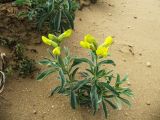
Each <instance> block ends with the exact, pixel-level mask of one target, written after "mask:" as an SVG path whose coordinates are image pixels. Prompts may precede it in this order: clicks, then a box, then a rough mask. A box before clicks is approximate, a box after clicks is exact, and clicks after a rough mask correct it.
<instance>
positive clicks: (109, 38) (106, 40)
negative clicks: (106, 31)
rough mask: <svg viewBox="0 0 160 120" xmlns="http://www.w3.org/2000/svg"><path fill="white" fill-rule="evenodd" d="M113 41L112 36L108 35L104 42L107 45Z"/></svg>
mask: <svg viewBox="0 0 160 120" xmlns="http://www.w3.org/2000/svg"><path fill="white" fill-rule="evenodd" d="M112 43H113V39H112V36H108V37H107V38H106V39H105V42H104V44H105V46H110V45H111V44H112Z"/></svg>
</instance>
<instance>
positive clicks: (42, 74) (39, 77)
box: [36, 69, 55, 80]
mask: <svg viewBox="0 0 160 120" xmlns="http://www.w3.org/2000/svg"><path fill="white" fill-rule="evenodd" d="M53 72H55V69H49V70H46V71H43V72H42V73H40V74H39V75H38V76H37V78H36V79H37V80H43V79H44V78H45V77H47V76H48V75H50V74H51V73H53Z"/></svg>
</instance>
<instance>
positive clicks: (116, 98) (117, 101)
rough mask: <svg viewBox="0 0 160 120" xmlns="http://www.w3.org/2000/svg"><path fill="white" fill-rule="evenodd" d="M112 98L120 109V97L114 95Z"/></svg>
mask: <svg viewBox="0 0 160 120" xmlns="http://www.w3.org/2000/svg"><path fill="white" fill-rule="evenodd" d="M114 100H115V103H116V106H117V108H118V109H119V110H121V109H122V103H121V101H120V99H119V98H118V97H115V99H114Z"/></svg>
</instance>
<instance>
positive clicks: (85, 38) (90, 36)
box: [84, 34, 95, 43]
mask: <svg viewBox="0 0 160 120" xmlns="http://www.w3.org/2000/svg"><path fill="white" fill-rule="evenodd" d="M84 41H86V42H88V43H95V38H94V37H93V36H92V35H90V34H87V35H86V36H85V37H84Z"/></svg>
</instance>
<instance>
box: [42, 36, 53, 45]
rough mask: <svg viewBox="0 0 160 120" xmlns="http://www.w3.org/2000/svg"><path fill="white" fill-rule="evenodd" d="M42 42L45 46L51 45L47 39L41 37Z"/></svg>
mask: <svg viewBox="0 0 160 120" xmlns="http://www.w3.org/2000/svg"><path fill="white" fill-rule="evenodd" d="M42 41H43V42H44V43H45V44H47V45H51V42H50V41H51V40H49V39H48V38H46V37H45V36H42Z"/></svg>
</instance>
